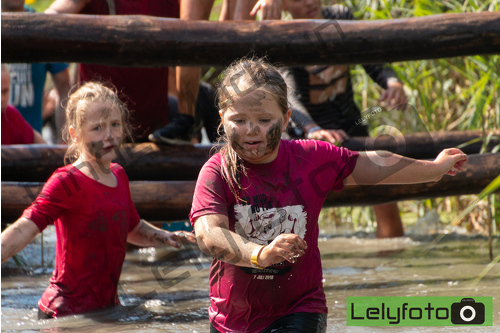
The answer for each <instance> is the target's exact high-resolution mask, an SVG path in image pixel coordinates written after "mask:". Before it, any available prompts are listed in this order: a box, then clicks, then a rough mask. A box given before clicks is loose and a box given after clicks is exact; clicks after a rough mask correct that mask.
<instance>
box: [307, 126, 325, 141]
mask: <svg viewBox="0 0 500 333" xmlns="http://www.w3.org/2000/svg"><path fill="white" fill-rule="evenodd" d="M321 130H322V128H321V127H319V126H314V127H313V128H311V129H310V130H309V131H307V138H308V139H312V133H313V132H316V131H321Z"/></svg>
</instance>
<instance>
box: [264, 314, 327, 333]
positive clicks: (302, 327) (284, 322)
mask: <svg viewBox="0 0 500 333" xmlns="http://www.w3.org/2000/svg"><path fill="white" fill-rule="evenodd" d="M303 332H310V333H324V332H326V313H308V312H296V313H291V314H289V315H286V316H284V317H281V318H280V319H278V320H276V321H275V322H273V323H272V324H271V325H270V326H268V327H267V328H266V329H264V330H262V331H261V333H303Z"/></svg>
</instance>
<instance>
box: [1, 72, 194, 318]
mask: <svg viewBox="0 0 500 333" xmlns="http://www.w3.org/2000/svg"><path fill="white" fill-rule="evenodd" d="M127 117H128V110H127V109H126V107H125V105H124V104H123V103H122V102H120V100H119V98H118V96H117V94H116V93H115V91H114V90H112V89H110V88H107V87H105V86H103V85H102V84H100V83H95V82H89V83H85V84H84V85H83V86H81V87H80V88H79V89H78V90H76V91H75V92H74V93H73V94H72V95H71V96H70V98H69V101H68V104H67V110H66V128H65V134H66V140H67V142H68V143H69V147H68V151H67V153H66V158H68V159H70V160H71V161H73V163H72V164H69V165H66V166H65V167H62V168H59V169H58V170H56V171H55V172H54V174H53V175H52V176H51V177H50V178H49V180H48V181H47V183H46V184H45V186H44V188H43V190H42V192H41V193H40V195H39V196H38V197H37V199H36V200H35V201H34V202H33V204H32V205H31V206H30V207H29V208H27V209H26V210H25V211H24V213H23V215H22V217H21V218H20V219H18V220H17V221H16V222H15V223H14V224H13V225H11V226H10V227H9V228H7V229H6V230H5V231H4V232H3V233H2V237H1V244H2V263H3V262H4V261H5V260H7V259H8V258H10V257H11V256H13V255H14V254H16V253H17V252H18V251H20V250H21V249H23V248H24V247H25V246H26V245H27V244H28V243H29V242H30V241H31V240H32V239H33V238H34V237H35V236H36V235H37V234H38V233H39V232H42V231H43V230H44V229H45V228H46V227H47V225H49V224H51V223H54V225H55V229H56V235H57V244H56V259H55V262H56V263H55V269H54V272H53V276H52V278H51V279H50V285H49V286H48V288H47V289H46V290H45V292H44V294H43V295H42V298H41V299H40V301H39V302H38V305H39V308H40V311H41V312H40V317H41V318H47V317H58V316H63V315H68V314H77V313H82V312H87V311H90V310H96V309H99V308H104V307H108V306H113V305H118V304H119V300H118V293H117V286H118V281H119V278H120V273H121V268H122V265H123V261H124V259H125V245H126V242H130V243H132V244H135V245H139V246H173V247H176V248H179V247H180V246H181V242H182V241H183V240H187V241H190V242H192V243H194V242H195V239H194V235H193V234H192V233H189V232H184V231H179V232H168V231H165V230H161V229H158V228H156V227H154V226H152V225H151V224H149V223H147V222H146V221H144V220H141V219H140V218H139V215H138V214H137V211H136V209H135V207H134V204H133V202H132V200H131V196H130V189H129V183H128V178H127V176H126V174H125V171H124V170H123V168H122V167H121V166H120V165H118V164H116V163H111V161H112V159H113V158H115V157H116V151H117V149H119V148H120V146H121V144H122V141H123V139H124V137H126V136H127V135H129V134H130V130H129V126H128V122H127Z"/></svg>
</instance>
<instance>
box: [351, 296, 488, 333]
mask: <svg viewBox="0 0 500 333" xmlns="http://www.w3.org/2000/svg"><path fill="white" fill-rule="evenodd" d="M455 325H477V326H492V325H493V297H474V298H470V297H458V296H457V297H455V296H434V297H424V296H414V297H412V296H401V297H361V296H355V297H347V326H455Z"/></svg>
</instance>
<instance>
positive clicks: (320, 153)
mask: <svg viewBox="0 0 500 333" xmlns="http://www.w3.org/2000/svg"><path fill="white" fill-rule="evenodd" d="M284 142H286V143H285V146H284V148H285V149H286V150H288V151H290V152H293V153H295V154H301V155H307V156H317V157H318V158H321V159H331V158H332V156H338V157H339V158H341V157H342V156H351V155H357V152H354V151H351V150H349V149H347V148H344V147H337V146H335V145H333V144H331V143H329V142H326V141H320V140H305V139H303V140H289V141H285V140H284Z"/></svg>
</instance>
